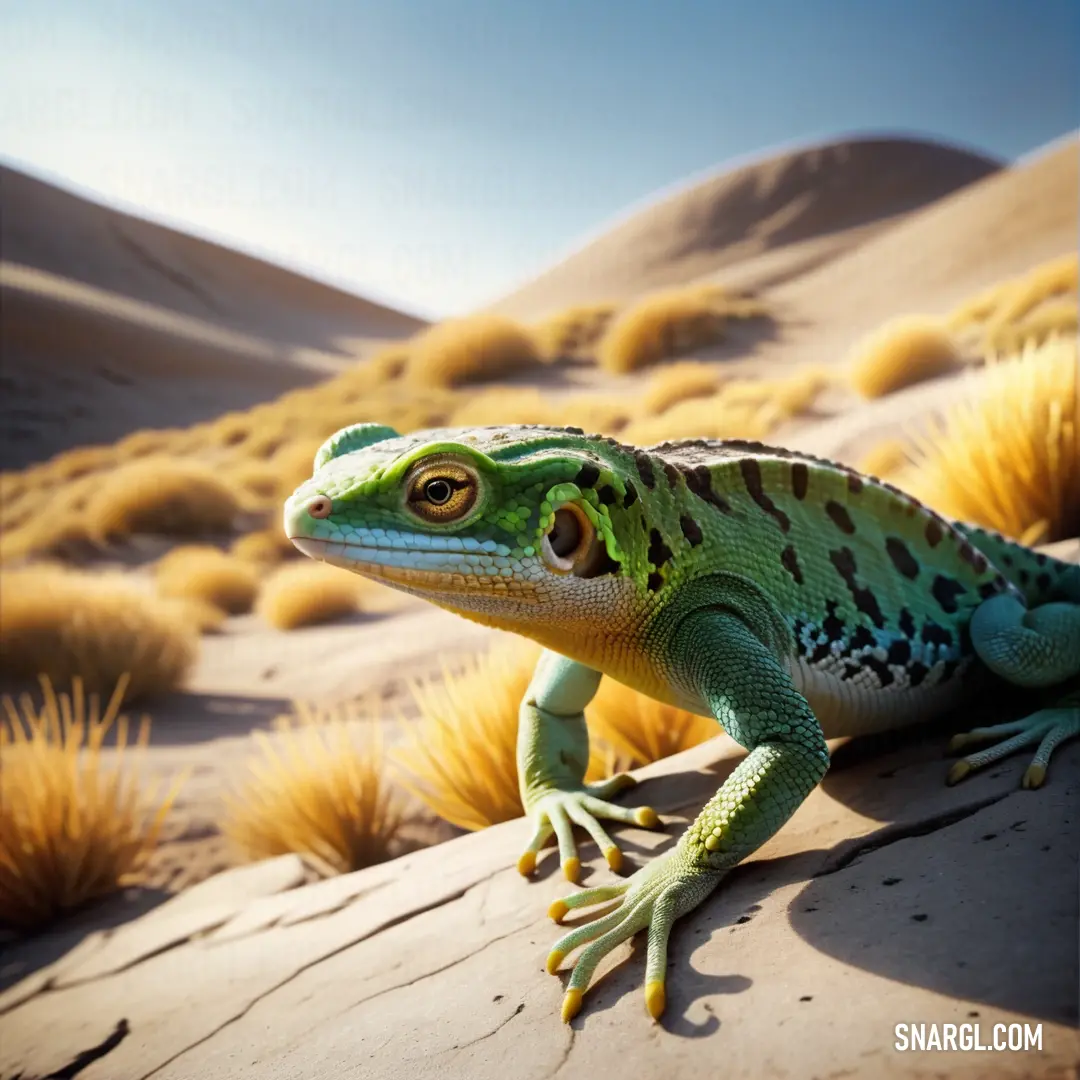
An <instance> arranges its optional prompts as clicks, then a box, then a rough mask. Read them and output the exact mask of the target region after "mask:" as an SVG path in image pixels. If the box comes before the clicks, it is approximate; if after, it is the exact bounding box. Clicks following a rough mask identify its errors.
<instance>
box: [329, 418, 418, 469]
mask: <svg viewBox="0 0 1080 1080" xmlns="http://www.w3.org/2000/svg"><path fill="white" fill-rule="evenodd" d="M400 438H401V436H400V434H399V433H398V432H396V431H395V430H394V429H393V428H392V427H387V426H386V425H385V424H353V425H352V426H351V427H347V428H342V429H341V431H339V432H337V433H336V434H334V435H331V436H330V438H329V439H327V440H326V442H324V443H323V444H322V446H320V447H319V449H318V451H317V452H316V454H315V472H318V471H319V470H320V469H321V468H322V467H323V466H324V465H325V464H326V463H327V462H328V461H332V460H333V459H334V458H337V457H341V456H342V455H343V454H351V453H352V452H353V451H354V450H363V448H364V447H365V446H374V444H375V443H380V442H385V441H386V440H387V439H400Z"/></svg>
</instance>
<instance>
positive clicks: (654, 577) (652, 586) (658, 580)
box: [645, 570, 664, 592]
mask: <svg viewBox="0 0 1080 1080" xmlns="http://www.w3.org/2000/svg"><path fill="white" fill-rule="evenodd" d="M645 584H646V585H647V586H648V589H649V592H659V591H660V589H661V587H662V586H663V584H664V579H663V578H662V577H661V576H660V575H659V574H658V573H657V572H656V571H655V570H654V571H653V572H652V573H651V574H650V575H649V578H648V580H647V581H646V583H645Z"/></svg>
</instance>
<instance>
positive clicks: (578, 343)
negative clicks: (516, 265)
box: [533, 304, 618, 360]
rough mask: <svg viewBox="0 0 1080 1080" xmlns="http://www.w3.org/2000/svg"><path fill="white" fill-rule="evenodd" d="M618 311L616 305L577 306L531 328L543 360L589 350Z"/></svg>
mask: <svg viewBox="0 0 1080 1080" xmlns="http://www.w3.org/2000/svg"><path fill="white" fill-rule="evenodd" d="M617 310H618V308H617V305H615V304H578V305H576V306H574V307H569V308H566V309H565V310H564V311H560V312H558V313H557V314H555V315H551V316H549V317H548V318H547V319H544V320H543V321H542V322H540V323H537V324H536V326H535V327H533V334H534V335H535V337H536V340H537V343H538V345H539V347H540V352H541V353H542V354H543V356H545V357H547V358H548V359H551V360H557V359H559V358H560V357H571V356H581V355H582V354H583V353H585V352H587V351H588V350H589V349H591V348H592V347H593V346H594V345H595V344H596V343H597V342H598V341H599V340H600V338H601V337H603V334H604V331H605V330H606V329H607V326H608V323H610V322H611V320H612V318H613V317H614V315H615V312H616V311H617Z"/></svg>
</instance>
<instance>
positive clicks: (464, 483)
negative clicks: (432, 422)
mask: <svg viewBox="0 0 1080 1080" xmlns="http://www.w3.org/2000/svg"><path fill="white" fill-rule="evenodd" d="M407 491H408V506H409V509H410V510H412V512H413V513H414V514H416V516H417V517H419V518H422V519H423V520H424V521H430V522H433V523H435V524H449V523H450V522H454V521H457V520H458V519H459V518H463V517H464V516H465V515H466V514H467V513H468V512H469V511H470V510H471V509H472V508H473V506H474V504H475V503H476V495H477V491H478V483H477V479H476V475H475V474H474V473H473V472H472V470H471V469H467V468H466V467H465V466H464V465H461V464H459V463H458V462H456V461H430V462H428V463H426V464H424V463H422V464H421V465H420V467H419V468H417V469H416V470H415V471H414V472H413V474H412V476H411V477H410V478H409V480H408V484H407Z"/></svg>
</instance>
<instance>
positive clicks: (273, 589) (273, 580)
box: [258, 559, 378, 630]
mask: <svg viewBox="0 0 1080 1080" xmlns="http://www.w3.org/2000/svg"><path fill="white" fill-rule="evenodd" d="M369 588H378V586H376V585H372V584H371V583H368V582H365V581H364V579H363V578H361V577H359V576H357V575H356V574H353V573H352V572H350V571H349V570H342V569H340V568H339V567H337V566H330V565H329V564H327V563H320V562H312V561H311V560H309V559H305V560H304V561H303V562H292V563H286V564H285V565H283V566H280V567H278V569H277V570H275V571H274V573H273V574H271V575H270V577H269V578H268V579H267V580H266V583H265V584H264V585H263V587H262V592H261V593H260V595H259V603H258V612H259V614H260V615H261V616H262V617H263V619H265V620H266V622H267V623H269V624H270V625H271V626H273V627H274V628H275V629H277V630H297V629H299V628H300V627H302V626H317V625H319V624H321V623H327V622H332V621H333V620H334V619H342V618H344V617H345V616H347V615H355V614H356V612H358V611H359V610H361V604H362V602H363V596H364V594H365V592H366V591H368V590H369Z"/></svg>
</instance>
